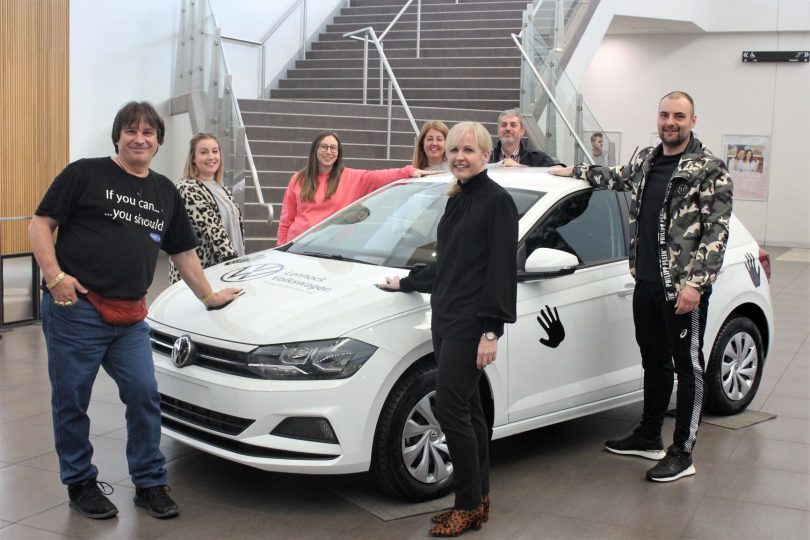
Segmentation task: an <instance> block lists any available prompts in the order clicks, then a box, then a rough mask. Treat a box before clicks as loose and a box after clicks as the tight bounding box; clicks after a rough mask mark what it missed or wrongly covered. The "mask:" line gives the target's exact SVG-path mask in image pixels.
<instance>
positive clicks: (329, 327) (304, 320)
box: [149, 250, 427, 345]
mask: <svg viewBox="0 0 810 540" xmlns="http://www.w3.org/2000/svg"><path fill="white" fill-rule="evenodd" d="M405 273H406V271H405V270H402V269H396V268H394V269H391V268H386V267H380V266H375V265H368V264H362V263H353V262H346V261H336V260H331V259H322V258H316V257H309V256H303V255H294V254H289V253H284V252H281V251H274V250H269V251H265V252H261V253H256V254H253V255H250V256H247V257H242V258H240V259H236V260H233V261H229V262H226V263H223V264H219V265H216V266H213V267H211V268H208V269H206V271H205V274H206V276H207V277H208V280H209V282H210V283H211V286H212V287H213V288H214V290H219V289H223V288H226V287H238V288H241V289H243V290H244V291H245V293H244V294H243V295H242V296H240V297H239V298H238V299H236V301H234V302H233V303H232V304H230V305H228V306H226V307H224V308H222V309H220V310H212V311H208V310H206V309H205V307H204V306H203V305H202V304H201V303H200V301H199V300H198V299H197V298H195V296H194V294H193V293H192V292H191V290H190V289H189V288H188V287H187V286H186V285H185V284H184V283H183V282H178V283H175V284H174V285H172V286H171V287H169V288H168V289H166V291H164V292H163V293H162V294H161V295H160V296H159V297H158V298H157V299H156V300H155V302H154V303H153V304H152V305H151V306H150V308H149V319H150V320H151V321H154V322H157V323H160V324H163V325H166V326H170V327H172V328H175V329H177V330H180V331H184V332H189V333H193V334H197V335H202V336H207V337H211V338H215V339H221V340H225V341H233V342H239V343H246V344H253V345H266V344H271V343H290V342H295V341H308V340H315V339H330V338H335V337H340V336H344V335H346V334H348V333H349V332H351V331H352V330H355V329H357V328H361V327H363V326H366V325H369V324H372V323H374V322H376V321H379V320H381V319H385V318H388V317H392V316H395V315H398V314H400V313H403V312H406V311H411V310H414V309H420V308H423V307H425V306H426V305H427V297H426V296H425V295H422V294H403V293H391V292H385V291H382V290H380V289H378V288H377V287H375V286H374V283H379V282H381V281H382V280H383V279H384V278H385V276H390V275H404V274H405Z"/></svg>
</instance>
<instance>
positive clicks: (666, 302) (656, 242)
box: [550, 92, 733, 482]
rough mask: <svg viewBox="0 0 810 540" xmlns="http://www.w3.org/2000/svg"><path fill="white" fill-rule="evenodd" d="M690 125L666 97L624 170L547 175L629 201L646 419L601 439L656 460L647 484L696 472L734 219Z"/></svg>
mask: <svg viewBox="0 0 810 540" xmlns="http://www.w3.org/2000/svg"><path fill="white" fill-rule="evenodd" d="M696 121H697V117H696V116H695V113H694V102H693V100H692V98H691V97H690V96H689V95H688V94H686V93H685V92H671V93H669V94H667V95H666V96H664V97H663V98H662V99H661V102H660V103H659V107H658V135H659V137H660V138H661V144H659V145H658V146H655V147H649V148H645V149H644V150H642V151H641V152H639V154H638V155H637V156H636V157H635V158H634V159H631V162H630V163H629V164H627V165H624V166H618V167H612V168H608V167H600V166H595V165H586V164H582V165H577V166H576V167H569V168H564V169H556V170H553V171H550V172H552V174H556V175H560V176H572V175H573V176H575V177H577V178H582V179H584V180H586V181H588V182H589V183H590V184H592V185H594V186H604V187H608V188H610V189H614V190H617V191H630V192H631V194H632V204H631V207H630V238H631V240H630V271H631V273H632V274H633V276H634V277H635V278H636V287H635V290H634V295H633V319H634V322H635V326H636V341H637V342H638V344H639V348H640V350H641V357H642V366H643V368H644V412H643V414H642V418H641V423H640V425H639V426H638V427H637V428H636V430H635V431H634V432H633V434H631V435H630V436H628V437H626V438H624V439H620V440H614V441H607V442H606V443H605V448H606V449H607V450H609V451H611V452H614V453H618V454H627V455H637V456H641V457H646V458H650V459H655V460H660V461H659V463H658V465H656V466H655V467H653V468H652V469H650V470H649V471H647V479H648V480H651V481H657V482H668V481H673V480H677V479H678V478H682V477H684V476H688V475H692V474H695V468H694V465H693V463H692V449H693V448H694V444H695V439H696V436H697V430H698V426H699V424H700V417H701V413H702V407H703V371H704V367H705V361H704V358H703V351H702V349H703V334H704V332H705V328H706V312H707V310H708V306H709V296H710V294H711V286H712V283H713V282H714V280H715V279H716V278H717V274H718V272H719V271H720V267H721V266H722V264H723V256H724V254H725V248H726V241H727V240H728V227H729V219H730V218H731V206H732V191H733V189H732V182H731V178H730V177H729V174H728V170H727V169H726V165H725V163H724V162H723V161H722V160H721V159H718V158H717V157H715V156H714V155H712V153H711V152H710V151H709V150H708V149H707V148H706V147H705V146H703V144H702V143H701V142H700V141H699V140H698V139H697V138H695V136H694V135H693V134H692V128H693V127H694V126H695V123H696ZM662 336H663V338H662ZM673 373H677V374H678V395H677V409H676V422H675V433H674V437H673V444H672V446H670V447H669V449H668V450H667V452H666V453H665V452H664V451H663V441H662V438H661V429H662V426H663V420H664V415H665V413H666V410H667V407H668V404H669V399H670V395H671V393H672V385H673V379H674V377H673Z"/></svg>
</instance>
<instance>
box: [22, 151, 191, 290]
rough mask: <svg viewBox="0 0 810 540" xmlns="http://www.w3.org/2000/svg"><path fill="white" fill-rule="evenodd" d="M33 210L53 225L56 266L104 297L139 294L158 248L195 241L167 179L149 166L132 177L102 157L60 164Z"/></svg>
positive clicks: (176, 248)
mask: <svg viewBox="0 0 810 540" xmlns="http://www.w3.org/2000/svg"><path fill="white" fill-rule="evenodd" d="M36 215H38V216H47V217H50V218H52V219H54V220H55V221H56V222H57V223H58V224H59V232H58V235H57V239H56V258H57V260H58V261H59V266H60V268H61V269H62V270H63V271H64V272H66V273H67V274H70V275H72V276H73V277H75V278H76V279H77V280H79V283H81V284H82V285H84V286H85V287H87V288H88V289H90V290H91V291H93V292H96V293H98V294H100V295H102V296H105V297H108V298H123V299H137V298H141V297H143V296H144V295H145V294H146V290H147V289H148V288H149V285H150V284H151V283H152V278H153V277H154V274H155V265H156V264H157V256H158V251H159V250H160V249H162V250H164V251H165V252H166V253H168V254H170V255H173V254H176V253H181V252H183V251H187V250H189V249H193V248H195V247H196V246H197V238H196V236H195V235H194V232H193V231H192V229H191V225H190V224H189V221H188V216H187V214H186V209H185V205H184V204H183V199H182V198H181V197H180V194H179V193H178V192H177V189H176V188H175V186H174V184H173V183H172V181H171V180H169V179H168V178H166V177H165V176H163V175H161V174H158V173H156V172H154V171H152V170H151V169H150V170H149V175H148V176H146V177H145V178H140V177H137V176H133V175H131V174H129V173H127V172H125V171H124V170H123V169H121V167H119V166H118V165H117V164H116V163H115V162H114V161H113V160H112V159H110V158H93V159H80V160H78V161H75V162H73V163H71V164H69V165H68V166H67V167H65V169H64V170H63V171H62V172H61V173H59V175H57V177H56V178H55V179H54V181H53V183H52V184H51V186H50V188H48V191H47V192H46V193H45V197H43V199H42V202H40V204H39V207H38V208H37V210H36Z"/></svg>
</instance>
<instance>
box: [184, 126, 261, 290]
mask: <svg viewBox="0 0 810 540" xmlns="http://www.w3.org/2000/svg"><path fill="white" fill-rule="evenodd" d="M222 170H223V166H222V156H221V154H220V148H219V140H218V139H217V138H216V136H214V135H213V134H211V133H197V134H196V135H194V137H192V138H191V141H190V143H189V150H188V158H187V159H186V166H185V169H184V170H183V178H182V180H180V181H179V182H177V190H178V191H179V192H180V195H181V196H182V197H183V201H184V202H185V205H186V212H187V213H188V217H189V221H190V222H191V228H192V229H193V230H194V233H195V234H196V235H197V239H198V240H199V242H200V245H199V246H197V250H196V251H197V256H198V257H199V258H200V263H201V264H202V267H203V268H208V267H209V266H212V265H214V264H217V263H220V262H223V261H227V260H229V259H233V258H236V257H240V256H242V255H244V254H245V245H244V240H243V237H244V236H243V235H244V225H243V223H242V213H241V212H240V211H239V206H238V205H237V204H236V202H235V201H234V199H233V196H232V195H231V192H230V190H229V189H228V188H227V187H225V186H224V185H223V184H222ZM179 279H180V273H179V272H178V271H177V268H175V266H174V264H171V263H170V264H169V281H170V282H171V283H174V282H176V281H178V280H179Z"/></svg>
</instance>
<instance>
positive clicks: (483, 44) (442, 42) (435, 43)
mask: <svg viewBox="0 0 810 540" xmlns="http://www.w3.org/2000/svg"><path fill="white" fill-rule="evenodd" d="M383 44H384V47H383V48H384V50H385V54H386V56H387V55H388V53H389V51H391V50H393V49H414V50H416V36H413V37H410V38H391V37H389V36H387V37H386V38H385V41H384V42H383ZM509 46H511V47H514V46H515V45H514V41H512V38H511V37H509V36H508V35H507V36H504V35H501V36H496V37H488V38H479V37H478V36H475V37H465V38H452V37H450V38H425V37H422V38H421V39H420V42H419V47H420V50H422V49H443V48H448V49H455V48H465V49H469V50H477V49H489V48H492V47H509ZM345 49H349V50H354V49H359V50H363V43H362V42H361V41H357V40H356V39H341V40H339V41H316V42H314V43H313V44H312V47H311V50H313V51H331V50H345ZM369 49H374V51H375V52H376V48H375V47H373V46H370V47H369Z"/></svg>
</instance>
